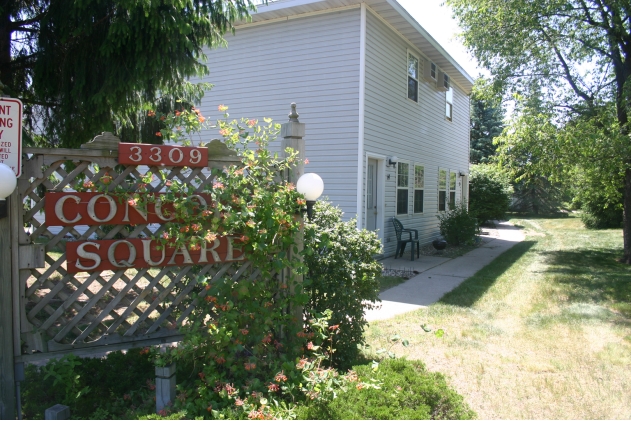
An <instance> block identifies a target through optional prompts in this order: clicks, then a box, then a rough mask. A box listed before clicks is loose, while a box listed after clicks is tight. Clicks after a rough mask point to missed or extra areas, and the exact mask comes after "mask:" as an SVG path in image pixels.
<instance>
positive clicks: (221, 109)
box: [217, 104, 228, 113]
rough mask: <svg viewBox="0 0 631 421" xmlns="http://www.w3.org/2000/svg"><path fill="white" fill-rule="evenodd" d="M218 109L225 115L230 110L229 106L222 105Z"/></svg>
mask: <svg viewBox="0 0 631 421" xmlns="http://www.w3.org/2000/svg"><path fill="white" fill-rule="evenodd" d="M217 109H218V110H219V111H221V112H222V113H223V112H224V111H226V110H227V109H228V106H227V105H223V104H221V105H220V106H219V107H217Z"/></svg>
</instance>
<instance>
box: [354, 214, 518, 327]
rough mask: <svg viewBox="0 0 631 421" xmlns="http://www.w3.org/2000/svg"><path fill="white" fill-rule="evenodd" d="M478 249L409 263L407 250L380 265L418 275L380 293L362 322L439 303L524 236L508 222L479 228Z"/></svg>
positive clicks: (408, 250) (422, 258)
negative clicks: (376, 307) (480, 231)
mask: <svg viewBox="0 0 631 421" xmlns="http://www.w3.org/2000/svg"><path fill="white" fill-rule="evenodd" d="M481 238H482V245H481V246H480V247H478V248H476V249H474V250H471V251H470V252H469V253H467V254H465V255H463V256H460V257H454V258H446V257H440V256H421V257H420V258H419V259H415V260H414V261H411V260H410V249H409V247H408V248H407V249H406V253H405V254H404V256H403V257H402V258H401V257H400V258H398V259H395V258H394V257H389V258H387V259H384V260H382V261H381V263H383V266H384V268H386V269H405V270H412V271H417V272H420V273H419V274H418V275H416V276H414V277H413V278H411V279H409V280H407V281H406V282H404V283H402V284H399V285H397V286H396V287H394V288H390V289H389V290H386V291H384V292H382V293H381V294H380V295H379V298H381V300H382V301H381V308H379V309H376V310H367V311H366V320H368V321H373V320H383V319H388V318H390V317H394V316H396V315H398V314H403V313H407V312H408V311H413V310H417V309H419V308H423V307H426V306H428V305H430V304H433V303H435V302H437V301H438V300H440V298H441V297H442V296H443V295H445V294H446V293H447V292H449V291H451V290H452V289H454V288H456V287H457V286H458V285H460V284H461V283H462V282H464V280H465V279H467V278H469V277H471V276H473V275H475V273H476V272H478V271H479V270H480V269H482V268H483V267H485V266H486V265H488V264H489V263H491V262H492V261H493V260H494V259H495V258H496V257H498V256H499V255H500V254H502V253H504V252H505V251H506V250H508V249H510V248H511V247H513V246H514V245H515V244H517V243H518V242H520V241H523V240H524V233H523V232H522V231H521V230H520V229H518V228H515V227H514V226H512V225H510V224H509V223H508V222H497V221H496V222H495V228H487V227H483V229H482V236H481Z"/></svg>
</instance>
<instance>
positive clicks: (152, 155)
mask: <svg viewBox="0 0 631 421" xmlns="http://www.w3.org/2000/svg"><path fill="white" fill-rule="evenodd" d="M118 162H119V163H120V164H123V165H149V166H151V165H165V166H169V167H199V168H203V167H206V166H208V148H200V147H193V146H169V145H148V144H144V143H121V144H119V145H118Z"/></svg>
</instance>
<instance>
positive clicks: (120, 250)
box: [66, 236, 245, 273]
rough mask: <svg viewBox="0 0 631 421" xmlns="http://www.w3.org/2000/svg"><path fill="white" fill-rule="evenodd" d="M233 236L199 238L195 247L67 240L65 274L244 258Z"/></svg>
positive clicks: (115, 241) (195, 263) (132, 240)
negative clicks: (159, 247) (201, 239)
mask: <svg viewBox="0 0 631 421" xmlns="http://www.w3.org/2000/svg"><path fill="white" fill-rule="evenodd" d="M236 242H237V240H236V238H235V237H229V236H226V237H217V238H216V239H215V240H214V241H213V242H212V243H207V242H205V241H202V244H201V245H199V246H198V247H197V250H190V249H189V248H186V247H184V246H182V247H180V248H179V249H176V248H174V247H165V248H162V250H158V248H157V247H158V246H160V243H158V242H157V241H154V240H149V239H138V238H134V239H127V240H96V241H69V242H67V243H66V256H67V259H68V268H67V270H68V273H77V272H88V271H90V272H92V271H103V270H114V271H116V270H121V269H128V268H135V269H141V268H150V267H164V266H190V265H201V264H204V265H206V264H213V263H221V262H234V261H240V260H244V259H245V255H244V254H243V251H242V250H241V248H240V245H239V244H235V243H236Z"/></svg>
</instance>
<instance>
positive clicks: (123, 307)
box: [19, 150, 257, 353]
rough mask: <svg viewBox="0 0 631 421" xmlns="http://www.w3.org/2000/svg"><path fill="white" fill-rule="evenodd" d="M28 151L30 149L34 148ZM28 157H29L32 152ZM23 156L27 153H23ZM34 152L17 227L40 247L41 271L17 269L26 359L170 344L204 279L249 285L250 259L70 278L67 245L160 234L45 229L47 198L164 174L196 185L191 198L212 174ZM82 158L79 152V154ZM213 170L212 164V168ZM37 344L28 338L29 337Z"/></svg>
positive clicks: (150, 229) (132, 184)
mask: <svg viewBox="0 0 631 421" xmlns="http://www.w3.org/2000/svg"><path fill="white" fill-rule="evenodd" d="M32 151H33V150H32ZM32 151H31V152H32ZM27 152H28V151H27ZM67 152H69V153H67V154H65V155H72V156H62V155H64V154H62V153H61V152H60V151H55V152H53V153H50V151H49V150H48V152H47V153H32V154H29V155H28V156H25V158H24V160H25V163H24V167H25V169H26V171H25V173H26V178H27V179H25V178H24V177H22V179H21V182H20V183H19V194H20V195H21V196H20V197H22V198H23V203H24V211H23V212H22V214H21V215H20V216H19V223H20V225H21V226H23V227H25V229H24V232H23V233H20V243H21V244H45V253H46V255H45V267H43V268H28V269H23V270H21V271H20V272H21V276H20V278H21V279H20V281H21V287H22V291H23V295H22V300H23V303H22V306H23V308H22V315H23V317H24V318H25V320H23V321H22V322H21V330H22V333H23V337H25V338H27V340H26V341H25V342H26V349H25V351H26V352H27V353H30V352H33V351H40V352H50V351H61V350H65V349H70V348H82V347H96V346H101V345H103V346H108V345H112V344H119V343H122V342H132V341H133V342H135V343H138V341H140V340H142V339H143V338H145V339H146V338H151V339H156V338H161V340H162V341H164V339H166V340H169V338H176V337H178V335H179V332H178V327H179V326H182V325H183V324H184V323H186V318H187V316H188V315H189V314H190V313H191V312H192V311H193V309H194V306H195V302H193V301H192V299H191V298H190V296H191V294H192V293H193V292H197V293H198V294H199V295H200V296H201V297H203V296H204V295H205V293H206V291H205V289H204V288H201V287H199V286H198V285H197V279H199V278H200V277H204V278H206V279H208V280H209V281H210V282H215V281H217V280H219V279H222V278H224V277H229V278H232V279H234V280H240V279H245V280H248V279H253V278H254V277H256V276H257V271H256V270H254V269H253V268H251V267H250V265H249V263H248V262H247V261H245V262H239V263H238V264H237V263H235V262H232V263H225V264H214V265H206V266H186V267H164V268H150V269H127V270H124V269H121V270H117V271H110V270H107V271H102V272H92V273H85V272H82V273H78V274H73V273H68V271H67V263H66V243H67V242H69V241H85V240H90V239H92V240H94V239H99V240H109V239H115V238H121V239H131V238H147V237H150V236H152V235H154V234H156V235H159V234H160V233H161V231H162V228H161V226H159V225H156V224H153V225H150V224H144V225H136V226H125V225H113V226H89V227H88V226H75V227H49V226H46V224H45V215H44V204H45V200H46V198H45V194H46V192H47V191H50V192H63V191H74V190H75V189H76V186H77V185H78V184H83V183H85V182H89V181H92V182H93V183H94V184H97V182H98V180H99V179H100V178H101V177H103V176H104V175H105V174H106V173H107V174H108V175H110V176H112V178H113V181H112V183H111V184H110V185H109V186H108V188H109V190H110V191H114V190H115V189H116V188H117V187H118V186H119V187H122V188H123V189H124V190H126V191H132V192H133V191H135V190H136V188H137V187H138V185H139V184H140V183H143V181H142V179H141V178H142V177H143V176H145V175H146V174H148V173H151V174H156V173H157V172H158V171H162V173H163V174H165V175H166V179H167V180H174V179H178V180H180V181H182V182H183V183H187V184H189V185H193V186H195V188H196V192H201V191H202V190H203V189H204V188H205V187H206V186H209V185H212V175H211V171H210V169H209V168H205V169H199V168H197V169H182V168H174V167H136V166H121V165H117V162H116V160H115V159H114V157H108V156H107V154H106V153H102V154H99V153H95V151H88V152H92V153H87V152H84V151H81V150H78V151H67ZM82 152H84V154H83V155H82ZM217 160H218V161H217V162H215V165H214V166H215V167H219V168H220V167H221V165H222V162H223V163H226V164H227V163H234V162H235V158H234V157H227V158H224V159H222V158H220V157H219V158H217ZM209 165H210V163H209ZM164 187H165V182H164V181H161V179H160V178H156V181H154V182H153V183H151V185H150V186H148V190H149V191H150V192H155V193H158V192H162V191H164ZM33 337H36V338H39V340H32V339H31V340H28V339H29V338H33Z"/></svg>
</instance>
